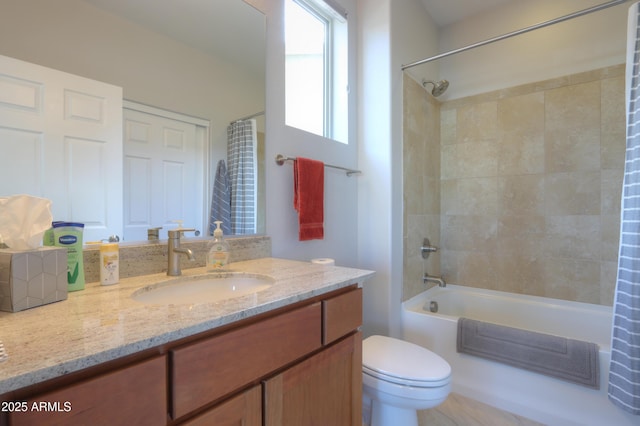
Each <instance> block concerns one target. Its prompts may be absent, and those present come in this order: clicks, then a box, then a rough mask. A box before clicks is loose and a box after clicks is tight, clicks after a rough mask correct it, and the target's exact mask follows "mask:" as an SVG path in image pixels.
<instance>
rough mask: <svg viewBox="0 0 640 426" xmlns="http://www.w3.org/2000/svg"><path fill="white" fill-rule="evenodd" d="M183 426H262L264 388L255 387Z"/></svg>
mask: <svg viewBox="0 0 640 426" xmlns="http://www.w3.org/2000/svg"><path fill="white" fill-rule="evenodd" d="M182 425H184V426H211V425H216V426H236V425H242V426H262V387H261V386H260V385H258V386H254V387H252V388H251V389H249V390H248V391H245V392H242V393H241V394H240V395H237V396H235V397H233V398H231V399H230V400H228V401H225V402H223V403H221V404H219V405H217V406H216V407H214V408H212V409H210V410H208V411H206V412H205V413H204V414H201V415H199V416H197V417H195V418H193V419H191V420H187V421H186V422H184V423H182Z"/></svg>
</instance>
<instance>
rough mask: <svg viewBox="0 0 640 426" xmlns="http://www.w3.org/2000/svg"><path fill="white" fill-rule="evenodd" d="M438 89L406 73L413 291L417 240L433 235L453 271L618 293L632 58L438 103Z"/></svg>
mask: <svg viewBox="0 0 640 426" xmlns="http://www.w3.org/2000/svg"><path fill="white" fill-rule="evenodd" d="M408 80H409V81H408ZM452 84H454V83H453V82H452ZM420 90H422V92H423V94H419V91H420ZM428 96H429V95H427V94H426V91H424V90H423V89H422V88H421V87H420V85H419V84H418V83H416V82H414V81H410V79H408V78H407V79H406V80H405V124H404V127H405V137H404V139H405V141H404V142H405V148H404V151H405V165H404V167H405V170H404V173H405V184H404V193H405V270H404V273H405V283H404V298H405V299H406V298H408V297H411V296H412V295H414V294H416V293H417V292H419V290H420V289H423V288H424V286H422V284H421V282H420V279H419V278H420V276H421V274H422V272H421V269H422V267H423V264H422V262H421V260H422V259H421V258H417V257H416V256H414V252H415V253H416V254H417V255H419V250H418V248H417V247H419V245H418V246H416V245H415V241H414V240H416V239H419V238H420V237H422V236H428V237H430V238H431V239H432V242H433V243H434V244H435V245H438V246H439V247H440V251H439V252H438V253H437V254H436V255H432V257H433V258H435V259H430V261H429V262H427V263H426V268H427V270H428V271H429V272H430V273H431V272H433V273H440V272H441V273H442V274H443V275H444V276H445V278H446V279H447V281H448V282H451V283H456V284H462V285H467V286H473V287H482V288H489V289H498V290H504V291H509V292H515V293H525V294H532V295H539V296H546V297H553V298H559V299H567V300H577V301H582V302H589V303H599V304H605V305H610V304H612V301H613V290H614V286H615V275H616V273H615V270H616V265H617V263H616V259H617V245H618V232H619V215H620V210H619V204H620V188H621V185H622V174H623V167H624V149H625V113H624V66H623V65H620V66H615V67H609V68H605V69H600V70H596V71H591V72H587V73H581V74H576V75H571V76H566V77H562V78H557V79H553V80H546V81H542V82H538V83H532V84H528V85H524V86H518V87H514V88H509V89H506V90H500V91H496V92H491V93H487V94H483V95H479V96H473V97H469V98H463V99H458V100H454V101H450V102H445V103H442V104H439V105H438V104H437V102H434V100H433V99H429V98H428ZM418 98H421V99H422V100H421V101H418ZM422 113H429V114H433V115H434V116H438V115H439V117H438V118H433V117H425V118H420V117H419V116H420V115H421V114H422ZM434 120H439V124H440V126H438V125H437V123H438V121H435V122H434ZM423 123H424V124H423ZM433 125H435V126H436V129H433V128H431V126H433ZM437 127H439V129H438V128H437ZM421 130H426V131H425V133H424V136H423V137H419V136H417V135H415V134H416V133H418V132H419V131H421ZM420 155H422V157H421V158H419V157H420ZM414 157H415V158H414ZM419 162H421V165H422V169H420V167H419V166H418V164H417V163H419ZM432 163H438V165H437V166H434V165H433V164H432ZM427 169H429V170H433V171H435V169H438V170H439V172H438V173H437V174H436V173H431V172H430V171H428V170H427ZM416 173H420V175H421V176H422V178H421V179H420V180H421V181H422V187H421V188H420V187H419V186H420V183H419V182H418V179H417V178H416V176H415V174H416ZM438 184H439V185H438ZM436 187H438V188H437V189H439V191H437V189H436ZM420 192H422V194H424V195H422V196H421V197H420V195H419V194H420ZM427 194H428V195H427ZM436 194H437V195H436ZM414 197H416V199H414ZM433 198H437V201H435V200H433ZM437 227H439V229H438V231H439V232H434V229H435V228H437ZM418 234H419V235H418Z"/></svg>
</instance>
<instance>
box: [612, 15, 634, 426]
mask: <svg viewBox="0 0 640 426" xmlns="http://www.w3.org/2000/svg"><path fill="white" fill-rule="evenodd" d="M639 21H640V11H639V8H638V3H635V4H634V5H632V6H631V8H630V9H629V23H628V24H629V25H628V34H627V78H626V80H627V87H626V92H627V93H626V98H627V99H626V100H627V151H626V160H625V170H624V183H623V187H622V215H621V225H620V252H619V258H618V279H617V283H616V293H615V300H614V304H613V309H614V311H613V334H612V338H611V363H610V371H609V399H610V400H611V401H612V402H613V403H614V404H615V405H617V406H619V407H621V408H623V409H625V410H627V411H629V412H630V413H633V414H636V415H640V33H639V29H640V22H639ZM639 421H640V419H639Z"/></svg>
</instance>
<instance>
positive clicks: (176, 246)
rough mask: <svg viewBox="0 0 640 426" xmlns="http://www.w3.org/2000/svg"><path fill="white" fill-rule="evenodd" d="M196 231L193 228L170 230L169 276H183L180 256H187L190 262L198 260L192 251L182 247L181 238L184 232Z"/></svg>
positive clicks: (168, 245)
mask: <svg viewBox="0 0 640 426" xmlns="http://www.w3.org/2000/svg"><path fill="white" fill-rule="evenodd" d="M187 231H195V229H193V228H179V229H174V230H170V231H169V232H168V234H169V242H168V244H167V247H168V250H169V256H168V257H169V265H168V267H167V275H169V276H172V277H177V276H179V275H182V271H181V270H180V254H186V255H187V257H188V258H189V260H190V261H192V262H193V261H194V260H196V258H195V256H194V255H193V252H192V251H191V249H188V248H182V247H180V236H181V235H182V233H183V232H187Z"/></svg>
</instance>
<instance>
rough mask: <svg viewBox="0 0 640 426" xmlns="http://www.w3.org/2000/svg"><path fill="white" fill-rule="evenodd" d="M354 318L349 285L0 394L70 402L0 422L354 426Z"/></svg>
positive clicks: (357, 302) (358, 362) (357, 350)
mask: <svg viewBox="0 0 640 426" xmlns="http://www.w3.org/2000/svg"><path fill="white" fill-rule="evenodd" d="M361 323H362V289H360V288H357V287H356V286H355V285H353V286H351V287H348V288H344V289H341V290H337V291H335V292H333V293H329V294H327V295H324V296H318V297H316V298H314V299H311V300H308V301H302V302H299V303H296V304H295V305H293V306H291V307H283V308H281V309H279V310H278V311H276V312H273V313H266V314H264V315H263V316H259V317H255V318H252V319H248V320H247V321H244V322H241V323H240V324H237V325H233V324H231V325H228V326H225V327H223V328H221V329H220V331H216V330H211V331H209V332H205V333H203V334H202V335H201V336H193V337H190V338H187V339H185V340H183V341H178V342H172V343H169V344H166V345H163V346H161V347H157V348H153V349H150V350H147V351H146V352H145V353H140V354H136V357H135V360H132V361H129V362H128V361H126V360H124V359H122V360H114V361H111V362H110V363H106V364H102V365H99V366H95V367H91V368H89V369H87V370H85V371H82V372H78V374H79V375H78V377H77V378H74V377H75V376H70V377H66V376H63V377H61V378H58V379H53V380H52V381H49V382H45V384H44V385H43V386H41V385H40V384H39V385H33V386H31V387H30V388H28V389H22V390H18V391H15V392H12V393H11V394H7V395H3V396H0V401H7V400H12V401H16V399H19V400H20V401H22V400H26V401H27V402H28V404H32V403H34V402H36V403H37V402H52V403H55V402H56V401H57V402H60V403H61V404H62V405H61V409H62V410H64V408H65V405H64V403H65V402H67V401H68V402H69V403H70V404H71V410H69V411H68V412H64V411H58V412H38V411H34V410H28V411H27V412H23V413H10V414H8V415H7V416H6V417H2V414H3V413H0V426H6V425H8V426H27V425H38V426H42V425H47V426H48V425H65V426H68V425H72V426H73V425H92V426H93V425H125V424H127V425H129V424H130V425H150V426H157V425H169V426H175V425H189V426H198V425H216V426H227V425H229V426H231V425H238V424H243V425H245V426H254V425H255V426H263V425H264V426H272V425H273V426H300V425H312V424H319V425H332V426H343V425H344V426H349V425H358V426H359V425H361V411H362V396H361V395H362V393H361V392H362V372H361V370H362V336H361V333H360V332H359V331H358V328H359V327H360V325H361ZM4 414H6V413H4Z"/></svg>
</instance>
